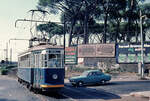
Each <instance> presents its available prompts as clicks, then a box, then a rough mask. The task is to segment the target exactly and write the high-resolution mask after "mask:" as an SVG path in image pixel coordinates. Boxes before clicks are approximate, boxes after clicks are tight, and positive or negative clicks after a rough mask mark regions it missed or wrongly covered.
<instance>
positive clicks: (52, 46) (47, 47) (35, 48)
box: [29, 44, 64, 51]
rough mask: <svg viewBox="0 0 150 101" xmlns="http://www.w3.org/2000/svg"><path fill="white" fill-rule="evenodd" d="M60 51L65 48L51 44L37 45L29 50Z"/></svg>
mask: <svg viewBox="0 0 150 101" xmlns="http://www.w3.org/2000/svg"><path fill="white" fill-rule="evenodd" d="M58 48H59V49H60V48H62V49H63V48H64V47H63V46H58V45H50V44H46V45H36V46H34V47H31V48H30V49H29V51H35V50H43V49H58Z"/></svg>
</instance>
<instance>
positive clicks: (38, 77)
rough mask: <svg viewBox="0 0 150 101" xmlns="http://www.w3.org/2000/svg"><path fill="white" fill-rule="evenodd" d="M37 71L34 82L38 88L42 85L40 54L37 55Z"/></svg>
mask: <svg viewBox="0 0 150 101" xmlns="http://www.w3.org/2000/svg"><path fill="white" fill-rule="evenodd" d="M34 56H35V70H34V75H35V78H34V81H35V83H36V85H37V86H38V85H39V83H40V66H39V60H40V55H39V54H35V55H34Z"/></svg>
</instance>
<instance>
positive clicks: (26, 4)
mask: <svg viewBox="0 0 150 101" xmlns="http://www.w3.org/2000/svg"><path fill="white" fill-rule="evenodd" d="M37 4H38V0H1V3H0V14H1V15H0V60H2V59H5V58H6V51H4V49H6V43H8V49H9V50H8V55H10V48H12V53H13V54H12V57H13V58H12V60H13V61H17V55H18V54H19V53H21V52H23V51H24V50H27V49H28V41H23V40H18V41H15V40H11V39H14V38H16V39H29V38H30V37H31V35H30V32H29V29H28V28H25V27H26V25H27V24H25V22H24V23H23V22H22V23H20V22H19V24H18V23H17V27H15V21H16V20H17V19H24V18H26V19H28V18H29V17H30V16H31V14H30V13H27V12H28V11H29V10H31V9H36V6H37ZM51 18H53V19H58V18H57V17H55V16H51ZM9 40H10V41H9ZM8 58H10V56H8Z"/></svg>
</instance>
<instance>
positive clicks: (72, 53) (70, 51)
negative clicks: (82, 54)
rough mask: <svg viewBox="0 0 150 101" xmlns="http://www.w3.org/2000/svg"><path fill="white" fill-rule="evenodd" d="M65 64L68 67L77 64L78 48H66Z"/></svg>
mask: <svg viewBox="0 0 150 101" xmlns="http://www.w3.org/2000/svg"><path fill="white" fill-rule="evenodd" d="M65 64H66V65H75V64H77V48H76V47H66V48H65Z"/></svg>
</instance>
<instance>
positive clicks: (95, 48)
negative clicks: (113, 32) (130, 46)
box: [78, 44, 115, 57]
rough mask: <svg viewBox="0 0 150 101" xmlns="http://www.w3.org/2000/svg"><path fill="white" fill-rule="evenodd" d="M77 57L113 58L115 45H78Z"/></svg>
mask: <svg viewBox="0 0 150 101" xmlns="http://www.w3.org/2000/svg"><path fill="white" fill-rule="evenodd" d="M78 57H115V44H90V45H79V46H78Z"/></svg>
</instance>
